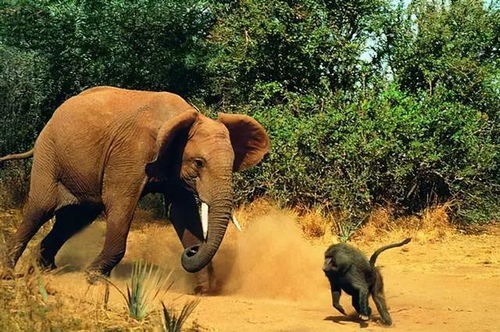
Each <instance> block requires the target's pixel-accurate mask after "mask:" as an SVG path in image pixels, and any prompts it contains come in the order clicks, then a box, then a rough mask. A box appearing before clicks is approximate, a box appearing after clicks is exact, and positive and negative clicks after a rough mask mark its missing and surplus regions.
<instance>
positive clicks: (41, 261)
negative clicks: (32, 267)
mask: <svg viewBox="0 0 500 332" xmlns="http://www.w3.org/2000/svg"><path fill="white" fill-rule="evenodd" d="M37 264H38V267H39V268H40V269H41V270H42V271H44V272H48V271H52V270H55V269H57V266H56V262H55V257H44V256H43V255H40V257H39V258H38V260H37Z"/></svg>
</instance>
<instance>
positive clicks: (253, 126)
mask: <svg viewBox="0 0 500 332" xmlns="http://www.w3.org/2000/svg"><path fill="white" fill-rule="evenodd" d="M269 147H270V143H269V138H268V136H267V134H266V132H265V130H264V128H263V127H262V126H261V125H260V124H259V123H258V122H257V121H255V120H254V119H252V118H250V117H248V116H244V115H239V114H223V113H220V114H219V117H218V119H216V120H213V119H210V118H208V117H206V116H204V115H202V114H200V113H199V112H197V111H196V110H195V109H194V108H193V107H192V106H191V105H190V104H188V103H187V102H186V101H185V100H183V99H182V98H181V97H179V96H177V95H175V94H171V93H167V92H149V91H135V90H125V89H118V88H113V87H97V88H92V89H89V90H86V91H83V92H82V93H80V94H79V95H77V96H74V97H72V98H70V99H68V100H67V101H66V102H65V103H63V104H62V105H61V106H60V107H59V108H58V109H57V110H56V111H55V112H54V114H53V116H52V118H51V119H50V120H49V122H48V123H47V124H46V126H45V128H44V129H43V130H42V132H41V133H40V135H39V137H38V139H37V140H36V143H35V146H34V152H33V155H34V156H33V158H34V160H33V167H32V171H31V183H30V191H29V198H28V202H27V204H26V206H25V210H24V217H23V221H22V223H21V225H20V226H19V228H18V230H17V232H16V234H15V236H14V238H13V239H12V241H10V242H9V251H8V263H7V264H8V265H9V266H10V267H11V268H13V267H14V266H15V264H16V262H17V260H18V259H19V257H20V256H21V254H22V253H23V251H24V249H25V248H26V245H27V243H28V242H29V241H30V239H31V238H32V237H33V236H34V235H35V233H36V232H37V231H38V230H39V228H40V227H41V226H42V225H43V224H44V223H45V222H46V221H48V220H49V219H50V218H52V217H53V216H54V215H55V218H56V221H55V224H54V226H53V228H52V230H51V231H50V233H49V234H48V235H47V236H46V237H45V238H44V239H43V241H42V242H41V245H40V263H41V265H42V266H43V267H45V268H54V267H55V264H54V259H55V255H56V254H57V252H58V251H59V249H60V248H61V247H62V246H63V244H64V243H65V242H66V241H67V240H68V239H69V238H70V237H71V236H73V235H74V234H75V233H77V232H78V231H80V230H81V229H83V228H84V227H85V226H87V225H88V224H90V223H91V222H92V221H93V220H94V219H95V218H96V217H97V216H98V215H99V214H101V213H102V214H104V216H105V218H106V234H105V243H104V247H103V249H102V251H101V253H100V254H99V255H98V256H97V257H96V258H95V260H94V261H93V262H92V264H91V265H90V267H89V268H88V271H89V272H92V273H100V274H104V275H109V273H110V272H111V270H112V269H113V267H114V266H115V265H116V264H118V262H119V261H120V260H121V259H122V257H123V256H124V254H125V248H126V240H127V235H128V232H129V228H130V222H131V220H132V217H133V214H134V211H135V208H136V206H137V202H138V200H139V198H140V197H141V196H142V195H144V194H147V193H150V192H160V193H163V194H164V195H165V199H166V202H167V203H168V204H169V205H170V219H171V221H172V224H173V225H174V227H175V230H176V232H177V234H178V236H179V238H180V240H181V242H182V244H183V246H184V247H185V248H186V249H185V250H184V252H183V254H182V256H181V258H182V259H181V262H182V266H183V267H184V269H185V270H187V271H189V272H197V271H200V270H201V269H203V268H204V267H205V266H207V265H208V264H209V263H210V261H211V259H212V258H213V256H214V255H215V253H216V252H217V250H218V248H219V245H220V243H221V241H222V239H223V237H224V233H225V230H226V227H227V224H228V221H229V220H230V218H231V214H232V200H233V197H232V183H231V182H232V173H233V171H241V170H244V169H246V168H248V167H252V166H254V165H256V164H257V163H259V162H260V160H261V159H262V158H263V157H264V155H265V154H267V153H268V151H269ZM19 156H21V157H29V156H30V154H29V153H26V154H25V155H22V154H21V155H12V156H10V157H9V156H8V157H6V158H4V159H3V160H8V159H16V158H19ZM200 201H202V202H205V203H206V204H207V205H208V206H209V218H208V235H207V238H206V240H205V239H203V234H202V228H201V224H200V215H199V212H198V211H199V202H200ZM82 250H84V248H82ZM208 270H210V267H209V268H208ZM205 271H207V269H205ZM199 280H201V284H202V285H201V287H202V288H204V289H207V288H208V287H209V286H208V283H209V281H208V277H207V275H206V273H205V275H202V276H201V277H200V278H199Z"/></svg>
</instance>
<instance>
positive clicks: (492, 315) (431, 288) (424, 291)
mask: <svg viewBox="0 0 500 332" xmlns="http://www.w3.org/2000/svg"><path fill="white" fill-rule="evenodd" d="M499 240H500V237H499V236H498V235H483V236H457V237H453V238H452V239H450V240H447V241H446V242H442V243H434V244H426V245H420V244H413V245H412V246H411V247H409V248H408V250H407V251H406V252H403V251H398V250H395V251H392V252H391V251H388V252H386V253H384V256H381V259H380V264H381V265H383V264H385V267H384V269H383V273H384V279H385V281H386V285H387V286H386V297H387V301H388V304H389V305H390V307H391V310H390V312H391V314H392V318H393V321H394V325H393V327H392V328H390V329H392V330H395V331H500V314H499V310H500V301H499V300H498V299H499V296H500V265H499V263H500V256H499V253H498V250H497V246H498V243H499ZM342 299H343V305H344V307H349V308H350V306H349V303H350V299H349V298H348V297H347V296H344V297H343V298H342ZM372 307H373V308H374V306H373V305H372ZM351 310H352V309H351ZM195 317H197V319H198V320H199V321H200V322H203V323H205V324H206V325H207V326H210V327H213V328H214V329H215V330H218V331H235V330H238V331H327V330H332V331H359V330H360V327H363V330H365V331H381V330H386V329H387V328H384V327H382V326H379V325H378V324H377V323H375V322H369V323H368V324H360V323H359V322H357V321H351V320H349V318H347V317H342V316H341V315H340V314H338V313H337V312H336V311H335V310H334V309H332V308H331V307H330V298H329V295H328V289H327V287H325V289H324V291H323V292H321V293H318V294H317V298H316V299H315V300H308V301H300V300H297V301H290V300H288V301H287V300H283V299H282V300H270V299H258V298H249V297H248V296H246V297H242V296H237V295H234V296H224V297H207V298H204V299H203V301H202V303H201V304H200V307H199V309H198V310H197V312H196V314H195Z"/></svg>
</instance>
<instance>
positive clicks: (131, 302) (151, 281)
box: [103, 260, 173, 321]
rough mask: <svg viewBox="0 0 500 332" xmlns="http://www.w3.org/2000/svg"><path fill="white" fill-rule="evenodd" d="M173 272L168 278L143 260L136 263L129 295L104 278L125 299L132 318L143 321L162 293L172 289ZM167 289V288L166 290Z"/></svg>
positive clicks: (128, 291)
mask: <svg viewBox="0 0 500 332" xmlns="http://www.w3.org/2000/svg"><path fill="white" fill-rule="evenodd" d="M171 275H172V272H170V273H169V274H168V275H167V276H165V275H164V274H163V272H162V271H161V270H160V269H157V268H155V267H154V265H153V264H148V263H145V262H143V261H142V260H139V261H136V262H134V265H133V267H132V273H131V275H130V284H127V294H125V293H124V292H122V291H121V289H120V288H118V287H117V286H116V285H115V284H114V283H112V282H111V281H109V280H108V279H105V278H103V280H105V282H107V283H108V284H110V285H111V286H113V287H114V288H115V289H116V290H117V291H118V292H119V293H120V294H121V295H122V296H123V298H124V300H125V302H126V304H127V308H128V312H129V314H130V317H132V318H134V319H136V320H138V321H141V320H143V319H144V318H145V317H146V316H147V315H148V314H149V312H150V311H151V306H152V305H153V301H154V300H155V299H156V297H157V296H158V294H159V293H160V291H162V290H165V291H168V290H169V289H170V287H172V284H173V282H171V283H170V284H169V285H168V287H166V286H167V283H168V282H169V280H170V277H171ZM165 287H166V288H165Z"/></svg>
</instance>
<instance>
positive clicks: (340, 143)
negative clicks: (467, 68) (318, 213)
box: [238, 86, 500, 223]
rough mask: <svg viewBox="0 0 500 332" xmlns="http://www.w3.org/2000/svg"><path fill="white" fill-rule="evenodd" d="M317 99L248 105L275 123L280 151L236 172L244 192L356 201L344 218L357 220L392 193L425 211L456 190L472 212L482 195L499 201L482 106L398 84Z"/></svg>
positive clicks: (309, 201)
mask: <svg viewBox="0 0 500 332" xmlns="http://www.w3.org/2000/svg"><path fill="white" fill-rule="evenodd" d="M309 98H310V97H307V98H306V99H307V100H309ZM316 104H317V105H318V106H315V107H312V109H311V112H310V113H309V114H308V115H299V116H298V115H296V113H295V112H294V107H293V106H290V105H287V106H286V107H283V106H279V107H278V106H276V107H269V108H265V109H259V110H257V111H252V110H248V112H249V113H253V114H254V115H255V117H256V118H257V119H258V120H259V121H261V122H262V123H263V124H264V126H265V127H266V128H267V129H268V130H269V132H270V135H271V138H272V142H273V150H272V151H273V152H272V154H271V155H270V156H269V158H268V159H267V160H266V161H265V163H264V164H263V165H262V167H258V168H255V169H253V170H251V171H249V172H248V173H245V174H244V175H243V176H242V177H238V180H239V182H240V183H239V185H238V187H239V188H245V190H242V191H240V192H238V194H239V195H240V196H239V197H238V198H239V199H240V200H246V199H251V198H253V197H254V196H259V195H260V194H262V193H267V194H269V195H271V196H274V197H277V198H279V199H280V200H282V201H285V202H286V203H289V204H292V205H297V204H298V205H307V206H311V205H315V204H320V205H322V206H325V207H326V208H327V209H329V210H340V211H344V210H347V211H350V215H348V216H346V218H347V219H349V220H352V222H355V223H356V222H357V221H359V220H360V219H361V220H362V219H363V216H364V214H365V213H366V212H368V211H369V210H370V209H371V208H373V207H374V206H376V205H381V204H387V203H389V204H392V205H395V206H397V207H399V208H400V211H401V212H405V211H406V212H417V211H419V210H421V209H422V208H424V207H426V206H428V205H431V204H435V203H439V202H443V201H445V200H449V199H455V200H456V208H457V211H460V214H461V216H462V217H463V218H465V219H467V217H466V215H467V214H468V213H469V212H472V211H473V210H475V209H476V210H477V205H476V203H477V202H475V200H476V201H477V199H476V198H478V197H481V196H482V197H483V198H485V197H489V198H490V199H493V200H494V199H495V197H497V198H496V199H497V201H496V202H498V195H497V194H498V192H499V190H500V186H499V184H498V178H497V177H496V174H497V172H498V145H497V144H496V143H495V137H494V136H492V132H493V126H494V124H493V123H492V122H491V121H489V120H488V118H487V117H485V116H484V114H482V113H481V112H478V111H477V110H474V109H473V108H471V107H468V106H464V105H462V104H460V103H450V102H446V101H440V100H436V99H428V100H422V99H420V98H418V97H413V96H411V95H408V94H406V93H403V92H401V90H400V89H399V88H398V87H397V86H391V87H389V88H388V89H387V90H386V91H385V92H383V93H381V94H377V95H374V96H370V98H368V99H366V100H362V101H359V102H356V103H349V104H346V105H343V106H342V103H340V102H338V101H336V100H335V99H333V100H323V101H322V103H316ZM320 108H321V109H320ZM484 183H488V184H489V185H488V187H487V189H486V187H484ZM478 190H479V191H478ZM476 195H477V196H476ZM475 206H476V207H475ZM490 207H492V205H491V206H490ZM471 209H472V210H471ZM484 211H486V210H483V212H484ZM489 211H490V214H485V215H483V216H479V215H477V213H474V214H475V218H476V220H475V221H476V222H485V221H488V220H492V219H494V218H498V217H499V214H498V209H496V208H495V209H492V210H489Z"/></svg>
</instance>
